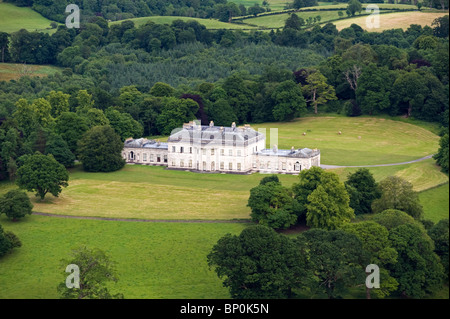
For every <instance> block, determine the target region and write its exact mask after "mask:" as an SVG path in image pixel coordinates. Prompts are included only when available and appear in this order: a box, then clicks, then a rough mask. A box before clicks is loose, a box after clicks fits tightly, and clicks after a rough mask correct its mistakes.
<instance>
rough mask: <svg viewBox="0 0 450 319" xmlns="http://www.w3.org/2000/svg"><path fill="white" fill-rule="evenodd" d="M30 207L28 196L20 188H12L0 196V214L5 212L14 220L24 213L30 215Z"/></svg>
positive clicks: (31, 207)
mask: <svg viewBox="0 0 450 319" xmlns="http://www.w3.org/2000/svg"><path fill="white" fill-rule="evenodd" d="M32 209H33V204H31V201H30V198H29V197H28V195H27V193H25V192H23V191H21V190H18V189H13V190H11V191H9V192H7V193H6V194H5V195H3V196H2V197H0V214H5V215H6V217H8V218H10V219H12V221H14V222H15V221H17V220H18V219H19V218H23V217H25V215H31V210H32Z"/></svg>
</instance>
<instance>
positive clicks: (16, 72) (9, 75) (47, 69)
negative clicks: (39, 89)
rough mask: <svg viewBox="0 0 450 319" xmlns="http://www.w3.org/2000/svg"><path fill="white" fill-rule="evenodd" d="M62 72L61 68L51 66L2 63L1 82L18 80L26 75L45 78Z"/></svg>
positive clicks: (0, 69)
mask: <svg viewBox="0 0 450 319" xmlns="http://www.w3.org/2000/svg"><path fill="white" fill-rule="evenodd" d="M60 70H61V68H58V67H56V66H51V65H29V64H27V65H23V64H16V63H0V81H9V80H17V79H19V78H20V77H22V76H25V75H28V76H39V77H45V76H47V75H50V74H55V73H56V72H58V71H60Z"/></svg>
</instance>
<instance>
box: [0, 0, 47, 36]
mask: <svg viewBox="0 0 450 319" xmlns="http://www.w3.org/2000/svg"><path fill="white" fill-rule="evenodd" d="M51 22H52V21H51V20H48V19H47V18H44V17H43V16H41V15H40V14H39V13H37V12H36V11H33V10H32V9H31V8H28V7H16V6H15V5H13V4H10V3H3V2H2V0H0V31H3V32H8V33H11V32H15V31H19V30H20V29H26V30H28V31H40V32H50V33H51V32H53V31H54V30H55V29H51V27H50V23H51Z"/></svg>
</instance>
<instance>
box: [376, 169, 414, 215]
mask: <svg viewBox="0 0 450 319" xmlns="http://www.w3.org/2000/svg"><path fill="white" fill-rule="evenodd" d="M378 185H379V189H380V191H381V197H380V198H378V199H375V200H374V201H373V202H372V211H373V212H374V213H376V214H377V213H381V212H382V211H384V210H386V209H397V210H401V211H403V212H405V213H407V214H408V215H410V216H412V217H413V218H414V219H416V220H419V219H421V218H422V216H423V207H422V205H421V204H420V200H419V195H418V193H417V192H416V191H414V190H413V185H412V184H411V183H410V182H408V181H406V180H404V179H402V178H401V177H398V176H389V177H387V178H385V179H384V180H382V181H380V183H379V184H378Z"/></svg>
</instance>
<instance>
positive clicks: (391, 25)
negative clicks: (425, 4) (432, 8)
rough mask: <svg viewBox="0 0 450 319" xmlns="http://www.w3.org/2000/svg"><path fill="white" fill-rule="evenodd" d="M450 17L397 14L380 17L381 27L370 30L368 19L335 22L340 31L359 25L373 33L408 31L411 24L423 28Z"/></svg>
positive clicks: (424, 14)
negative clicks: (396, 30) (394, 30)
mask: <svg viewBox="0 0 450 319" xmlns="http://www.w3.org/2000/svg"><path fill="white" fill-rule="evenodd" d="M445 15H448V12H447V13H428V12H418V11H417V12H396V13H388V14H381V15H380V27H379V28H373V29H369V28H367V27H366V18H367V17H356V18H351V19H344V20H340V21H335V22H333V23H334V24H335V25H336V28H337V29H338V30H342V29H344V28H348V27H349V26H350V25H351V24H353V23H354V24H357V25H359V26H361V27H362V28H363V29H366V30H368V31H373V32H381V31H384V30H388V29H398V28H401V29H404V30H406V29H407V28H408V27H409V26H410V25H411V24H419V25H421V26H425V25H428V26H431V23H432V22H433V20H434V19H436V18H439V17H442V16H445Z"/></svg>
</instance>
